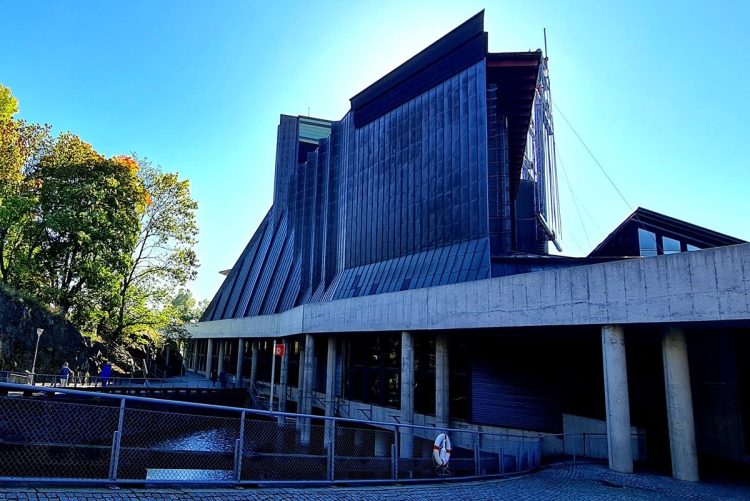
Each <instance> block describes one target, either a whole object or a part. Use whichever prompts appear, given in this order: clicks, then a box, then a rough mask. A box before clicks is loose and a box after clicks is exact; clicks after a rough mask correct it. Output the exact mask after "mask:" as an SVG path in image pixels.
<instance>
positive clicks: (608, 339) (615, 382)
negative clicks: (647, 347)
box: [602, 325, 633, 473]
mask: <svg viewBox="0 0 750 501" xmlns="http://www.w3.org/2000/svg"><path fill="white" fill-rule="evenodd" d="M602 358H603V364H602V365H603V367H604V401H605V405H606V413H607V447H608V450H609V468H610V469H611V470H614V471H619V472H622V473H633V452H632V448H631V447H632V446H631V437H630V401H629V397H628V367H627V363H626V358H625V331H624V329H623V327H622V326H621V325H605V326H603V327H602Z"/></svg>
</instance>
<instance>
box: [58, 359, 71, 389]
mask: <svg viewBox="0 0 750 501" xmlns="http://www.w3.org/2000/svg"><path fill="white" fill-rule="evenodd" d="M72 375H73V371H72V370H70V367H68V362H65V363H64V364H63V366H62V369H60V386H63V387H65V386H68V380H69V379H70V376H72Z"/></svg>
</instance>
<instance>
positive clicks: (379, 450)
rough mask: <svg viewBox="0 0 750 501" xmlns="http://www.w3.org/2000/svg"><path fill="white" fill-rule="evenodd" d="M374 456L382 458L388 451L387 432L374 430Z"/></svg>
mask: <svg viewBox="0 0 750 501" xmlns="http://www.w3.org/2000/svg"><path fill="white" fill-rule="evenodd" d="M373 452H374V454H375V457H378V458H382V457H387V456H388V455H389V454H390V452H389V450H388V434H387V433H386V432H384V431H382V430H377V431H375V446H374V451H373Z"/></svg>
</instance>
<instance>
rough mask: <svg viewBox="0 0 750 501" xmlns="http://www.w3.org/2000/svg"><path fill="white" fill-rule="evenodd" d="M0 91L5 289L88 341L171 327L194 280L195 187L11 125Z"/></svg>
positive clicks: (36, 129) (0, 250)
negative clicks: (179, 299) (178, 302)
mask: <svg viewBox="0 0 750 501" xmlns="http://www.w3.org/2000/svg"><path fill="white" fill-rule="evenodd" d="M6 90H7V89H6V88H4V87H2V86H0V134H1V135H0V280H1V281H2V282H4V283H6V284H8V285H10V286H12V287H14V288H16V289H19V290H20V291H22V292H25V293H28V294H32V295H34V296H35V297H37V298H38V299H39V300H40V301H41V302H42V303H43V304H47V305H49V306H50V307H51V308H52V309H53V310H55V311H57V312H59V313H60V314H62V315H64V316H65V317H66V318H68V319H69V320H71V321H72V322H74V323H75V324H76V325H77V326H78V327H79V328H80V329H81V330H82V332H84V333H85V334H89V335H92V336H98V337H99V338H101V339H104V340H110V341H113V342H116V343H121V344H122V343H124V344H127V343H128V342H130V341H132V340H134V339H137V338H139V337H141V336H142V335H143V334H144V333H146V334H155V333H157V332H159V331H160V330H163V329H164V328H165V327H166V326H167V325H172V324H173V323H174V321H175V320H174V318H172V317H175V316H177V315H178V314H177V313H175V311H176V310H175V309H174V308H173V307H172V300H173V299H174V297H175V295H177V294H178V291H180V290H182V287H183V286H184V285H185V283H186V282H187V281H188V280H190V279H192V278H194V276H195V273H196V268H197V260H196V256H195V252H194V250H193V246H194V245H195V243H196V235H197V225H196V221H195V212H196V210H197V204H196V203H195V201H194V200H193V199H192V197H191V195H190V187H189V183H188V181H186V180H184V179H179V177H178V176H177V175H176V174H173V173H165V172H162V171H161V170H160V169H159V168H157V167H154V166H152V165H151V164H150V163H149V162H147V161H144V160H138V159H137V158H134V157H130V156H115V157H111V158H106V157H104V156H103V155H101V154H99V153H97V152H96V151H95V150H94V148H93V147H92V146H91V145H89V144H87V143H86V142H84V141H83V140H81V139H80V138H79V137H78V136H76V135H74V134H70V133H63V134H60V135H59V136H58V137H55V138H53V137H51V136H50V134H49V127H48V126H46V125H45V126H38V125H31V124H27V123H25V122H23V121H21V120H16V119H15V118H13V116H14V115H15V113H16V112H17V110H18V105H17V101H15V98H13V96H12V94H10V92H9V91H7V92H6Z"/></svg>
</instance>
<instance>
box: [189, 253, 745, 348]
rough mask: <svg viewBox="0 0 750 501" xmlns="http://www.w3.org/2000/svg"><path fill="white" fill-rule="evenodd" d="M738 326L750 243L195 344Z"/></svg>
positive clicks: (475, 287) (238, 324)
mask: <svg viewBox="0 0 750 501" xmlns="http://www.w3.org/2000/svg"><path fill="white" fill-rule="evenodd" d="M693 322H732V323H733V324H737V322H739V323H740V324H741V325H747V326H749V327H750V244H741V245H733V246H728V247H717V248H714V249H707V250H702V251H696V252H685V253H680V254H671V255H665V256H657V257H649V258H643V259H631V260H623V261H612V262H607V263H601V264H593V265H585V266H577V267H571V268H563V269H558V270H551V271H543V272H535V273H526V274H521V275H511V276H507V277H500V278H491V279H487V280H477V281H473V282H465V283H460V284H452V285H444V286H440V287H430V288H425V289H415V290H408V291H402V292H393V293H388V294H376V295H372V296H364V297H356V298H351V299H342V300H338V301H329V302H323V303H312V304H307V305H303V306H299V307H297V308H294V309H292V310H289V311H286V312H284V313H279V314H276V315H263V316H256V317H245V318H238V319H229V320H216V321H211V322H200V323H198V324H197V325H191V326H189V327H188V330H189V331H190V333H191V335H192V337H193V338H196V339H201V338H238V337H247V338H280V337H284V336H292V335H296V334H314V333H347V332H388V331H393V332H397V331H402V330H412V331H421V330H465V329H480V328H520V327H544V326H549V327H563V326H577V325H602V324H658V323H680V324H684V323H693Z"/></svg>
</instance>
